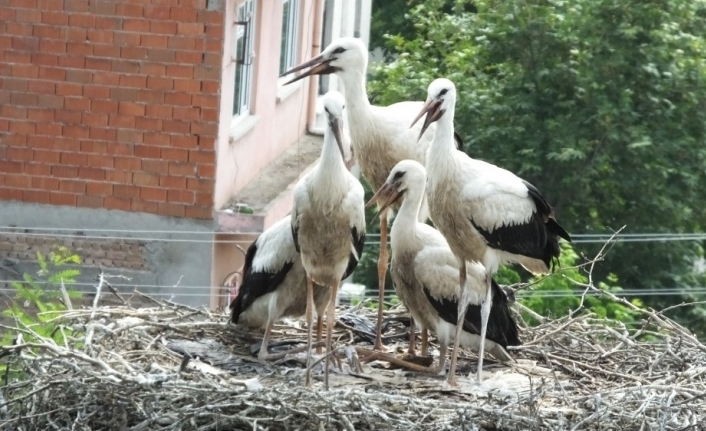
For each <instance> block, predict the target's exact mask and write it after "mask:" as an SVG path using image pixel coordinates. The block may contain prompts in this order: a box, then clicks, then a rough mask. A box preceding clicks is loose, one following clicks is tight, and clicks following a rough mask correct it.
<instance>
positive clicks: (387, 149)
mask: <svg viewBox="0 0 706 431" xmlns="http://www.w3.org/2000/svg"><path fill="white" fill-rule="evenodd" d="M367 66H368V50H367V49H366V47H365V45H364V44H363V42H361V41H360V39H356V38H352V37H345V38H340V39H337V40H335V41H333V42H332V43H331V44H330V45H329V46H328V47H326V49H325V50H324V51H323V52H322V53H321V55H318V56H316V57H314V58H312V59H311V60H309V61H306V62H304V63H302V64H300V65H299V66H296V67H294V68H292V69H290V70H288V71H286V72H285V73H284V75H288V74H290V73H294V72H297V71H299V70H303V69H307V68H310V69H308V70H306V71H305V72H303V73H302V74H300V75H299V76H296V77H294V78H293V79H291V80H290V81H289V82H287V84H289V83H292V82H295V81H298V80H300V79H302V78H305V77H307V76H310V75H325V74H330V73H335V74H336V76H338V78H339V79H340V80H341V82H342V83H343V90H344V93H345V96H346V102H347V109H346V110H347V117H348V121H349V123H348V124H349V129H350V135H351V147H352V149H353V152H354V154H355V156H356V158H357V160H358V164H359V166H360V170H361V172H362V174H363V176H364V177H365V179H366V180H367V181H368V183H370V185H371V187H372V188H373V190H377V189H379V188H380V187H381V186H382V185H383V184H384V183H385V179H386V178H387V174H388V173H389V172H390V171H391V170H392V168H393V167H394V166H395V164H396V163H397V162H399V161H400V160H405V159H412V160H416V161H418V162H420V163H424V160H425V157H426V152H427V148H428V147H429V144H430V142H431V140H432V138H433V136H434V128H433V127H431V128H429V130H428V131H427V132H426V133H424V134H422V135H420V130H421V128H420V127H417V128H416V129H413V130H410V128H409V123H410V121H412V119H413V118H414V117H415V115H417V113H418V112H419V110H420V109H421V107H422V105H423V103H422V102H400V103H395V104H393V105H390V106H384V107H383V106H373V105H371V104H370V102H369V101H368V94H367V92H366V90H365V74H366V70H367ZM419 136H421V138H420V139H419V142H418V143H417V138H418V137H419ZM458 139H459V140H460V138H458ZM428 217H429V211H428V207H427V203H426V199H423V201H422V207H421V210H420V212H419V220H420V221H426V220H427V218H428ZM387 222H388V219H387V217H386V214H384V213H382V214H380V256H379V258H378V280H379V291H378V295H379V301H378V321H377V331H376V337H375V346H374V349H376V350H383V346H382V311H383V303H384V294H385V274H386V273H387V266H388V261H387V260H388V254H387Z"/></svg>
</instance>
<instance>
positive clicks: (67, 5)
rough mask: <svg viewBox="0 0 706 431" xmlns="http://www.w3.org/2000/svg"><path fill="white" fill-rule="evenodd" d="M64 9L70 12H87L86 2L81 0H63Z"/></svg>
mask: <svg viewBox="0 0 706 431" xmlns="http://www.w3.org/2000/svg"><path fill="white" fill-rule="evenodd" d="M64 10H66V11H70V12H88V2H87V1H82V0H64Z"/></svg>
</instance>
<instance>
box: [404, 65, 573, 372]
mask: <svg viewBox="0 0 706 431" xmlns="http://www.w3.org/2000/svg"><path fill="white" fill-rule="evenodd" d="M455 106H456V87H455V86H454V84H453V82H451V81H449V80H448V79H443V78H441V79H437V80H435V81H433V82H432V83H431V84H430V85H429V89H428V94H427V101H426V103H425V104H424V107H423V108H422V110H421V111H420V112H419V115H418V116H417V118H416V119H415V120H414V122H413V123H412V124H413V125H414V124H415V123H416V122H417V121H418V120H419V119H420V118H421V117H422V116H424V115H425V114H426V118H425V119H424V124H423V126H422V131H424V130H426V129H427V127H428V126H429V125H430V124H432V123H433V122H437V123H438V126H437V128H436V133H435V135H434V140H433V141H432V144H431V146H430V147H429V153H428V155H427V164H426V168H427V172H428V177H427V198H428V199H429V208H430V211H431V216H432V218H433V220H434V224H435V226H436V227H437V228H438V229H439V231H440V232H441V233H442V234H443V235H444V237H445V238H446V240H447V241H448V243H449V246H450V247H451V251H453V253H454V255H456V257H457V258H458V259H459V261H460V263H461V266H460V269H459V277H460V285H461V289H462V292H463V297H462V300H461V301H460V302H459V316H463V315H464V314H465V313H464V312H463V310H465V307H466V305H467V303H468V294H469V293H470V292H469V291H468V289H464V287H463V286H464V285H465V284H466V274H467V272H466V266H467V264H466V262H469V261H478V262H481V263H482V264H483V266H485V268H486V292H485V299H484V301H483V305H482V307H481V334H480V336H481V339H485V337H486V331H487V324H488V318H489V315H490V304H491V302H492V295H493V289H491V282H492V276H493V274H495V272H496V271H497V270H498V267H499V266H500V265H501V264H504V263H519V264H520V265H522V266H523V267H524V268H525V269H527V270H529V271H530V272H532V273H533V274H542V273H547V272H548V271H549V270H550V268H551V267H552V265H553V264H554V263H555V262H556V260H557V259H558V257H559V254H560V252H561V249H560V247H559V240H558V239H559V237H562V238H564V239H565V240H567V241H569V242H570V241H571V237H570V236H569V234H568V233H567V232H566V231H565V230H564V228H562V227H561V226H560V225H559V224H558V223H557V221H556V220H555V218H554V210H553V209H552V207H551V205H549V203H548V202H547V201H546V199H545V198H544V197H543V196H542V194H541V193H540V192H539V190H537V188H536V187H534V186H533V185H532V184H530V183H528V182H527V181H524V180H523V179H521V178H519V177H517V176H516V175H515V174H513V173H512V172H509V171H507V170H505V169H502V168H499V167H497V166H495V165H492V164H490V163H486V162H483V161H480V160H476V159H472V158H470V157H468V156H467V155H466V154H465V153H463V152H461V151H457V150H456V148H455V147H454V138H453V118H454V109H455ZM460 328H461V326H460V321H459V324H458V327H457V332H458V331H460ZM458 338H459V337H456V340H455V342H454V351H455V349H456V346H457V343H458ZM483 351H484V344H483V343H481V347H480V352H479V358H478V382H479V383H481V382H482V369H483ZM455 367H456V355H455V354H453V355H452V359H451V371H450V372H449V383H452V384H453V383H455V380H454V371H455Z"/></svg>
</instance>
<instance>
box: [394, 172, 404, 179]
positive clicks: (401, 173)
mask: <svg viewBox="0 0 706 431" xmlns="http://www.w3.org/2000/svg"><path fill="white" fill-rule="evenodd" d="M404 174H406V172H405V171H397V172H395V176H394V177H392V178H393V179H395V180H399V179H400V178H402V177H404Z"/></svg>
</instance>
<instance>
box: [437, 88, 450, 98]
mask: <svg viewBox="0 0 706 431" xmlns="http://www.w3.org/2000/svg"><path fill="white" fill-rule="evenodd" d="M448 92H449V89H448V88H444V89H443V90H441V91H439V97H441V96H443V95H444V94H446V93H448Z"/></svg>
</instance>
